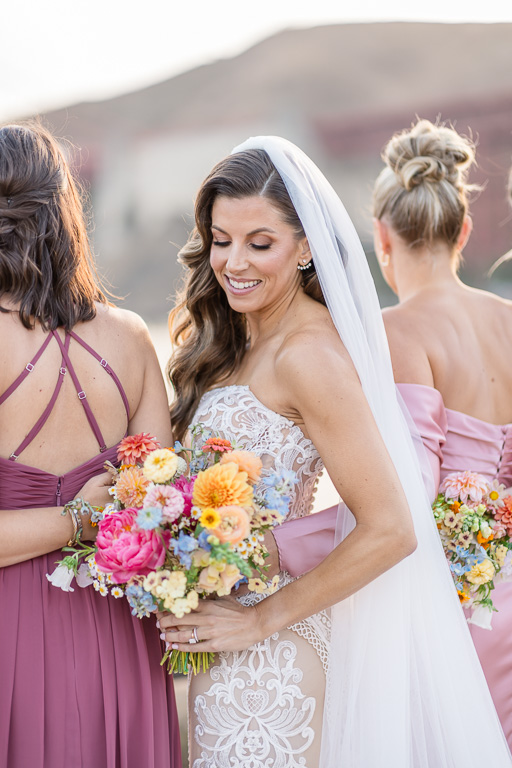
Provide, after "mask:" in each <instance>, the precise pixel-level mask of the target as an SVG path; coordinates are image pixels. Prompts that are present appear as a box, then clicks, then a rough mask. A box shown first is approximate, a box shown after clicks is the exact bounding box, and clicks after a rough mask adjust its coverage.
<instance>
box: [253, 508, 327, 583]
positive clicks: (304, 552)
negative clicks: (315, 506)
mask: <svg viewBox="0 0 512 768" xmlns="http://www.w3.org/2000/svg"><path fill="white" fill-rule="evenodd" d="M337 514H338V505H336V506H335V507H330V508H329V509H323V510H322V511H321V512H316V513H314V514H312V515H308V516H307V517H300V518H296V519H295V520H289V521H288V522H286V523H283V524H282V525H277V526H276V527H275V528H274V529H273V530H272V531H271V532H269V533H268V534H266V535H265V544H266V545H267V549H268V550H269V553H270V562H271V563H272V560H273V559H274V558H273V557H272V554H273V552H272V549H273V548H272V539H270V541H267V539H269V538H270V537H273V539H274V540H275V549H276V558H275V559H276V560H277V561H278V562H279V567H278V568H276V571H286V572H287V573H289V574H290V576H302V575H303V574H304V573H307V572H308V571H310V570H311V569H312V568H314V567H315V566H317V565H318V564H319V563H321V562H322V560H324V559H325V558H326V557H327V555H328V554H330V553H331V552H332V550H333V549H334V534H335V532H336V518H337ZM276 564H277V563H276ZM270 575H273V573H271V574H270Z"/></svg>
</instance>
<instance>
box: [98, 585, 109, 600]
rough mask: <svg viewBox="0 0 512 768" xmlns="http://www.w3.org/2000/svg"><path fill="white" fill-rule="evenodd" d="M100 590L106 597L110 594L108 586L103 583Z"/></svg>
mask: <svg viewBox="0 0 512 768" xmlns="http://www.w3.org/2000/svg"><path fill="white" fill-rule="evenodd" d="M98 592H99V593H100V595H101V596H102V597H106V596H107V595H108V589H107V587H106V586H105V585H104V584H102V585H101V586H100V588H99V590H98Z"/></svg>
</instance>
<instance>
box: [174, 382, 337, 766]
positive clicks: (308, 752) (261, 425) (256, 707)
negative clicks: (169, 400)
mask: <svg viewBox="0 0 512 768" xmlns="http://www.w3.org/2000/svg"><path fill="white" fill-rule="evenodd" d="M194 422H195V423H197V422H202V423H203V424H205V426H207V427H209V428H210V429H212V430H213V431H214V432H215V434H217V435H219V436H221V437H226V438H228V439H232V440H234V441H235V442H236V443H237V444H238V445H239V446H241V447H243V448H245V449H247V450H251V451H254V452H255V453H256V454H257V455H258V456H260V457H261V459H262V461H263V467H264V470H263V475H264V474H265V470H266V471H269V470H271V469H275V470H278V471H279V470H281V469H287V470H293V471H294V472H295V473H296V476H297V479H298V483H297V485H296V486H295V488H294V494H293V497H292V501H291V504H290V508H289V512H288V515H287V519H291V518H294V517H303V516H304V515H307V514H309V513H310V511H311V506H312V501H313V494H314V490H315V487H316V482H317V480H318V477H319V475H320V472H321V470H322V468H323V465H322V461H321V459H320V456H319V455H318V452H317V451H316V449H315V447H314V445H313V444H312V442H311V441H310V440H308V439H307V438H306V437H305V436H304V434H303V433H302V431H301V429H300V428H299V427H298V426H296V425H295V424H293V422H291V421H290V420H289V419H287V418H285V417H284V416H281V415H280V414H277V413H275V412H274V411H272V410H270V409H269V408H267V407H266V406H264V405H263V404H262V403H261V402H260V401H259V400H258V399H257V398H256V397H255V396H254V395H253V393H252V392H251V390H250V389H249V387H247V386H240V385H234V386H229V387H221V388H218V389H213V390H211V391H210V392H207V393H206V394H205V395H204V396H203V398H202V399H201V401H200V403H199V406H198V409H197V411H196V414H195V416H194ZM289 581H291V577H290V576H289V575H288V574H286V573H283V574H281V577H280V584H279V586H280V587H282V586H284V585H285V584H287V583H288V582H289ZM259 599H262V598H261V596H259V595H255V594H248V595H246V596H244V597H242V598H241V602H243V603H244V604H245V605H249V604H253V603H254V602H257V601H258V600H259ZM328 643H329V617H328V615H327V614H326V613H325V612H322V613H319V614H317V615H315V616H312V617H310V618H309V619H306V620H304V621H301V622H299V623H297V624H295V625H293V626H292V627H289V628H288V629H286V630H284V631H282V632H279V633H276V634H274V635H272V637H269V638H268V639H267V640H265V641H264V642H262V643H259V644H257V645H254V646H252V647H251V648H249V649H248V650H246V651H243V652H240V653H221V654H218V656H217V657H216V659H215V662H214V664H213V666H212V667H211V668H210V669H209V671H208V672H207V673H205V674H201V675H197V676H192V677H191V679H190V724H189V728H190V739H189V741H190V766H191V768H239V767H241V766H243V767H244V768H296V767H298V766H307V768H316V766H318V758H319V752H320V734H321V727H322V716H323V698H324V690H325V671H326V667H327V658H328Z"/></svg>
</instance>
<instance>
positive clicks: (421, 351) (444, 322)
mask: <svg viewBox="0 0 512 768" xmlns="http://www.w3.org/2000/svg"><path fill="white" fill-rule="evenodd" d="M385 321H386V328H387V330H388V334H389V338H390V347H391V353H392V357H393V365H394V368H395V374H396V378H397V381H401V382H404V383H406V382H407V380H409V381H411V380H412V381H413V383H428V384H431V385H432V386H434V387H435V388H436V389H438V390H439V391H440V392H441V394H442V396H443V401H444V404H445V406H446V407H447V408H450V409H451V410H454V411H460V412H461V413H466V414H468V415H469V416H474V417H475V418H478V419H482V420H483V421H487V422H490V423H493V424H508V423H511V422H512V302H510V301H506V300H505V299H502V298H500V297H498V296H495V295H493V294H492V293H488V292H486V291H481V290H475V289H471V288H467V287H466V286H463V285H450V286H448V287H447V288H446V289H445V290H441V291H439V290H436V291H424V292H422V293H421V294H420V295H418V296H417V297H415V298H414V299H411V300H409V301H407V302H405V303H404V304H402V305H400V306H397V307H393V308H392V309H390V310H387V311H386V312H385ZM421 358H423V361H421ZM415 361H417V363H418V364H416V362H415ZM427 365H428V367H429V368H430V371H431V376H432V381H431V382H428V381H427V380H426V379H424V380H421V378H422V376H428V373H427V372H425V373H424V374H423V373H422V372H421V370H422V368H423V366H425V367H426V366H427ZM416 373H418V374H419V377H420V380H419V381H416V382H414V378H415V374H416Z"/></svg>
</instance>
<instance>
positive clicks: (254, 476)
mask: <svg viewBox="0 0 512 768" xmlns="http://www.w3.org/2000/svg"><path fill="white" fill-rule="evenodd" d="M228 461H233V462H234V463H235V464H237V465H238V469H239V470H240V472H247V478H248V480H249V482H250V483H257V482H258V480H259V479H260V476H261V470H262V468H263V464H262V463H261V459H260V458H259V456H255V455H254V453H252V452H251V451H231V453H228V454H224V456H223V457H222V458H221V460H220V463H221V464H226V463H227V462H228Z"/></svg>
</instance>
